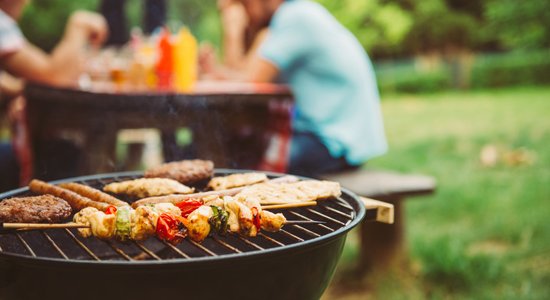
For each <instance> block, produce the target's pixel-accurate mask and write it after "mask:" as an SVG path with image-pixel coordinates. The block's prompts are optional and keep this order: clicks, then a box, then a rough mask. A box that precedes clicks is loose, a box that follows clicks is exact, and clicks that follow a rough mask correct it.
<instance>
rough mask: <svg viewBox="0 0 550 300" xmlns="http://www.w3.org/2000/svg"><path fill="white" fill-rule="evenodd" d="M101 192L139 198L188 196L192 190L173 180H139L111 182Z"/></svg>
mask: <svg viewBox="0 0 550 300" xmlns="http://www.w3.org/2000/svg"><path fill="white" fill-rule="evenodd" d="M103 190H104V191H106V192H110V193H115V194H127V195H131V196H136V197H139V198H145V197H154V196H164V195H170V194H189V193H192V192H193V189H192V188H190V187H188V186H185V185H183V184H181V183H179V182H177V181H175V180H173V179H168V178H139V179H134V180H128V181H122V182H113V183H110V184H108V185H106V186H105V187H103Z"/></svg>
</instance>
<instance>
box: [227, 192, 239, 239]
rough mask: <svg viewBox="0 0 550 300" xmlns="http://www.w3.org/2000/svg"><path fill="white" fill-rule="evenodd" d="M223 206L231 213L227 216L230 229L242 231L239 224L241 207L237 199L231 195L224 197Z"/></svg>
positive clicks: (234, 231)
mask: <svg viewBox="0 0 550 300" xmlns="http://www.w3.org/2000/svg"><path fill="white" fill-rule="evenodd" d="M223 208H224V209H225V210H226V211H227V213H228V214H229V216H228V217H227V225H228V227H229V231H231V232H233V233H238V232H240V230H241V226H240V224H239V215H240V210H241V209H240V206H239V204H238V203H237V201H235V199H233V197H230V196H227V197H224V198H223Z"/></svg>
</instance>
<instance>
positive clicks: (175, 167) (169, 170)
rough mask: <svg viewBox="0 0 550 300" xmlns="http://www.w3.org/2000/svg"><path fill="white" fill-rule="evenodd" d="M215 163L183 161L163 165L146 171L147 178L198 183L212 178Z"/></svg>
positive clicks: (198, 160) (196, 160) (197, 160)
mask: <svg viewBox="0 0 550 300" xmlns="http://www.w3.org/2000/svg"><path fill="white" fill-rule="evenodd" d="M213 173H214V163H212V162H211V161H209V160H200V159H193V160H182V161H176V162H171V163H166V164H162V165H160V166H158V167H154V168H151V169H148V170H147V171H145V177H147V178H155V177H157V178H170V179H174V180H177V181H179V182H180V183H183V184H191V183H196V182H199V181H202V180H205V179H208V178H210V177H212V175H213Z"/></svg>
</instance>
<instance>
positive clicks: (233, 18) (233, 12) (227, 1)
mask: <svg viewBox="0 0 550 300" xmlns="http://www.w3.org/2000/svg"><path fill="white" fill-rule="evenodd" d="M218 8H219V9H220V14H221V21H222V26H223V31H224V32H225V34H226V35H229V36H233V37H234V36H243V35H244V32H245V30H246V27H247V26H248V15H247V14H246V10H245V8H244V6H243V5H242V4H241V3H239V2H237V1H234V0H219V1H218Z"/></svg>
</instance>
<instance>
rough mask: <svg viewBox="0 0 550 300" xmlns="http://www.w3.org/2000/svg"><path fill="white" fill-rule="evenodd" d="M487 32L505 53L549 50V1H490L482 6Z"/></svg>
mask: <svg viewBox="0 0 550 300" xmlns="http://www.w3.org/2000/svg"><path fill="white" fill-rule="evenodd" d="M485 12H486V17H487V23H488V24H487V26H488V31H489V32H490V33H491V34H494V35H495V36H496V37H497V38H498V40H499V42H500V43H501V44H502V45H503V46H504V47H506V48H508V49H518V48H519V49H538V48H548V47H550V1H548V0H523V1H517V0H498V1H497V0H490V1H487V3H486V5H485Z"/></svg>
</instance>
